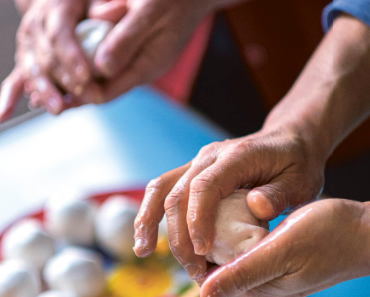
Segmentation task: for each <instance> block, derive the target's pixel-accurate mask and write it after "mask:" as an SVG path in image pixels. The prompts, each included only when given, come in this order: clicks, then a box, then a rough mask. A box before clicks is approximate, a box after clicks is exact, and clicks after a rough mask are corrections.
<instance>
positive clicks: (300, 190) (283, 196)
mask: <svg viewBox="0 0 370 297" xmlns="http://www.w3.org/2000/svg"><path fill="white" fill-rule="evenodd" d="M314 189H315V186H310V183H309V181H304V180H301V177H299V176H297V174H296V173H283V174H281V175H279V176H278V177H276V178H274V179H273V180H271V181H270V182H269V183H268V184H265V185H263V186H260V187H256V188H254V189H252V190H251V191H250V192H249V193H248V195H247V202H248V206H249V208H250V209H251V211H252V213H253V214H254V216H255V217H256V218H258V219H259V220H264V221H270V220H273V219H274V218H276V217H277V216H279V215H280V214H281V213H282V212H284V211H285V210H286V209H287V208H288V207H297V206H299V205H302V204H304V203H307V202H309V201H311V200H313V199H315V198H316V196H317V195H318V194H319V192H320V190H318V191H315V190H314Z"/></svg>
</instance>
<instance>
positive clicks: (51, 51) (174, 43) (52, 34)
mask: <svg viewBox="0 0 370 297" xmlns="http://www.w3.org/2000/svg"><path fill="white" fill-rule="evenodd" d="M211 2H212V1H211ZM88 5H90V6H88ZM123 5H124V6H123ZM211 6H212V5H211V4H210V3H208V1H197V0H191V1H189V0H179V1H176V2H173V1H171V0H131V1H125V0H114V1H111V2H106V1H102V0H92V2H91V3H90V4H89V3H88V0H83V1H77V2H76V1H72V0H65V1H56V0H54V1H49V0H35V1H34V2H33V3H32V5H31V6H30V7H29V9H28V10H27V12H26V14H25V15H24V17H23V19H22V23H21V26H20V29H19V33H18V37H17V40H18V48H17V59H16V68H15V70H14V71H13V73H12V74H11V75H10V76H9V77H8V79H6V80H5V82H4V84H3V87H2V93H1V96H0V108H1V107H2V108H1V110H0V121H1V120H4V119H6V118H7V117H8V116H9V115H10V114H11V112H12V110H13V109H14V107H15V105H16V103H17V101H18V100H19V99H20V97H21V95H22V92H23V89H25V90H26V93H28V94H30V95H31V100H30V103H31V105H32V106H34V107H37V106H45V107H46V108H47V110H48V111H50V112H52V113H54V114H59V113H60V112H62V111H63V110H65V109H68V108H71V107H75V106H80V105H82V104H86V103H103V102H107V101H110V100H112V99H114V98H116V97H117V96H119V95H121V94H122V93H125V92H127V91H128V90H130V89H131V88H133V87H135V86H137V85H140V84H143V83H148V82H151V81H153V80H154V79H155V78H157V77H159V76H160V75H162V74H164V73H165V72H166V70H168V69H169V68H170V67H171V66H172V64H173V63H174V62H175V61H176V59H177V57H178V55H179V54H180V52H181V50H182V49H183V47H184V46H185V44H186V42H187V40H188V39H189V37H190V36H191V34H192V32H193V30H194V29H195V27H196V26H197V24H198V23H199V22H200V21H201V20H202V18H203V17H204V16H205V15H206V14H207V13H208V11H209V10H211ZM212 7H213V6H212ZM87 11H88V16H89V17H94V18H101V19H106V20H111V21H115V22H118V23H117V25H116V26H115V27H114V28H113V30H112V31H111V32H110V34H109V35H108V36H107V37H106V39H105V40H104V41H103V42H102V44H101V45H100V47H99V48H98V51H97V54H96V58H95V63H94V65H93V66H94V67H92V68H95V69H96V71H97V72H98V73H99V74H100V75H101V76H102V77H104V78H105V79H100V80H99V82H97V81H95V80H94V78H93V77H92V70H91V67H90V65H89V64H88V62H87V61H86V59H85V57H84V55H83V53H82V52H81V48H80V47H79V46H78V44H77V43H76V40H75V36H74V30H75V28H76V25H77V23H78V22H79V21H80V20H82V19H83V18H84V17H85V16H86V14H87ZM123 15H124V17H123V18H122V16H123ZM65 94H68V95H67V96H64V95H65Z"/></svg>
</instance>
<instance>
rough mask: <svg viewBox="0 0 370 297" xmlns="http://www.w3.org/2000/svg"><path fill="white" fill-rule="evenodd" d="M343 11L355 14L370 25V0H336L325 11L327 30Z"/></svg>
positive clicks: (324, 22) (323, 21) (324, 19)
mask: <svg viewBox="0 0 370 297" xmlns="http://www.w3.org/2000/svg"><path fill="white" fill-rule="evenodd" d="M341 12H345V13H348V14H350V15H353V16H354V17H356V18H358V19H360V20H361V21H363V22H364V23H365V24H367V25H368V26H370V0H334V1H333V3H331V4H329V5H328V6H327V7H326V8H325V9H324V12H323V17H322V23H323V26H324V29H325V31H328V30H329V29H330V27H331V26H332V25H333V22H334V20H335V18H336V17H337V16H338V15H339V14H340V13H341Z"/></svg>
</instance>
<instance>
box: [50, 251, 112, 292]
mask: <svg viewBox="0 0 370 297" xmlns="http://www.w3.org/2000/svg"><path fill="white" fill-rule="evenodd" d="M44 280H45V282H46V283H47V285H48V286H49V287H50V289H51V290H57V291H64V292H71V293H74V294H76V295H77V296H79V297H97V296H101V294H102V293H103V292H104V290H105V286H106V278H105V274H104V267H103V261H102V259H101V257H100V256H99V255H98V254H97V253H95V252H93V251H90V250H87V249H83V248H76V247H69V248H66V249H65V250H63V251H62V252H61V253H60V254H59V255H56V256H54V257H53V258H52V259H50V261H49V262H48V263H47V264H46V266H45V270H44Z"/></svg>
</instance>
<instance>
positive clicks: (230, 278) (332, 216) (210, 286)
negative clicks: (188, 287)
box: [201, 199, 370, 297]
mask: <svg viewBox="0 0 370 297" xmlns="http://www.w3.org/2000/svg"><path fill="white" fill-rule="evenodd" d="M369 244H370V208H369V206H365V205H364V204H363V203H359V202H354V201H349V200H340V199H328V200H322V201H318V202H314V203H312V204H309V205H306V206H304V207H302V208H300V209H299V210H297V211H295V212H294V213H293V214H291V215H290V216H289V217H288V218H286V219H285V220H284V221H283V222H282V223H281V224H280V225H279V226H278V227H277V228H276V229H275V230H274V231H272V232H271V233H270V234H269V235H268V236H267V237H266V238H265V239H264V240H263V241H262V242H261V243H260V244H259V245H258V246H257V247H256V248H255V249H253V250H252V251H250V252H249V253H247V254H245V255H243V256H241V257H239V258H237V259H236V260H235V261H233V262H231V263H229V264H227V265H225V266H223V267H221V268H219V269H218V270H216V271H215V272H214V273H213V274H211V275H210V276H209V277H208V278H207V279H206V280H205V282H204V283H203V285H202V288H201V297H206V296H214V297H221V296H222V297H223V296H225V297H226V296H227V297H234V296H235V297H239V296H248V297H249V296H250V297H252V296H258V297H264V296H274V297H278V296H284V297H288V296H307V295H310V294H313V293H315V292H318V291H321V290H324V289H327V288H329V287H331V286H333V285H335V284H337V283H339V282H343V281H346V280H350V279H353V278H358V277H363V276H366V275H369V271H370V253H369Z"/></svg>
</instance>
